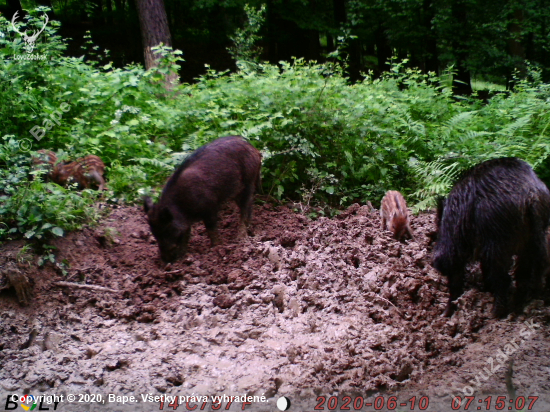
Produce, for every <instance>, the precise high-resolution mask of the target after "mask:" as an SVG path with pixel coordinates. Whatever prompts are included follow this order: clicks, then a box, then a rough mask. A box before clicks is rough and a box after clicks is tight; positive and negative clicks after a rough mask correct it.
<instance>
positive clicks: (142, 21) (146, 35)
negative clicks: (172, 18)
mask: <svg viewBox="0 0 550 412" xmlns="http://www.w3.org/2000/svg"><path fill="white" fill-rule="evenodd" d="M136 5H137V9H138V13H139V25H140V27H141V40H142V42H143V50H144V56H145V68H146V69H150V68H151V67H155V66H156V65H157V64H158V62H157V60H158V57H157V56H155V54H154V53H153V52H152V51H151V48H152V47H155V46H158V45H159V44H160V43H163V44H164V45H165V46H172V38H171V36H170V29H169V28H168V19H167V17H166V11H165V9H164V2H163V0H136Z"/></svg>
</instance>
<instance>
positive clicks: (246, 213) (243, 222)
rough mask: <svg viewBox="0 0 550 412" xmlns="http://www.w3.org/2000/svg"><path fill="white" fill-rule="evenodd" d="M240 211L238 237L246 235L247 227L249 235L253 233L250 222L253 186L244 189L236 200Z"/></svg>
mask: <svg viewBox="0 0 550 412" xmlns="http://www.w3.org/2000/svg"><path fill="white" fill-rule="evenodd" d="M237 204H238V206H239V209H240V212H241V219H240V224H239V237H240V238H246V237H247V229H248V232H249V233H250V235H253V233H252V229H251V226H250V223H251V221H252V207H253V204H254V188H253V187H251V188H249V189H245V190H244V191H243V193H242V194H241V195H240V196H239V199H238V200H237Z"/></svg>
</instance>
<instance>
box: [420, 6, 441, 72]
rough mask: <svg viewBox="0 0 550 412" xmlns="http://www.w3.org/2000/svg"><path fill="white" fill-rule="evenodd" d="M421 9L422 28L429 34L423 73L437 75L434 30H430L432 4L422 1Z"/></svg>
mask: <svg viewBox="0 0 550 412" xmlns="http://www.w3.org/2000/svg"><path fill="white" fill-rule="evenodd" d="M422 9H423V12H424V27H426V30H427V32H428V33H430V34H429V35H428V36H427V38H426V56H425V65H424V71H425V72H434V73H435V74H438V73H439V60H438V58H437V40H436V35H435V33H434V29H433V28H432V21H433V19H434V17H435V14H434V5H433V2H432V1H431V0H424V2H423V4H422Z"/></svg>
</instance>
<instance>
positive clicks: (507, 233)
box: [433, 158, 550, 317]
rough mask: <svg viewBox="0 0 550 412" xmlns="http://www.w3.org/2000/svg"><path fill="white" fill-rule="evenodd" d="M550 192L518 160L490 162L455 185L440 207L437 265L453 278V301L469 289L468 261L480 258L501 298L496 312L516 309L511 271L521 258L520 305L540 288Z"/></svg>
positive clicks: (485, 275) (517, 276)
mask: <svg viewBox="0 0 550 412" xmlns="http://www.w3.org/2000/svg"><path fill="white" fill-rule="evenodd" d="M549 219H550V191H549V190H548V188H547V187H546V185H545V184H544V183H543V182H542V181H541V180H540V179H539V178H538V177H537V175H536V174H535V172H534V171H533V169H531V167H530V166H529V165H528V164H527V163H525V162H524V161H522V160H520V159H517V158H501V159H493V160H488V161H486V162H483V163H480V164H479V165H477V166H475V167H473V168H471V169H470V170H468V171H467V172H465V173H464V174H463V176H462V177H461V178H460V179H459V180H458V182H456V183H455V185H454V186H453V188H452V190H451V192H450V193H449V196H448V198H447V199H446V200H445V201H444V202H440V204H439V207H438V217H437V218H436V223H437V224H438V240H437V243H436V245H435V248H434V260H433V266H434V268H436V269H437V270H438V271H439V272H441V273H442V274H443V275H445V276H447V278H448V279H449V289H450V298H449V303H448V305H447V308H446V310H445V316H450V315H451V314H452V313H453V311H454V309H455V307H454V304H453V303H452V302H453V301H454V300H455V299H457V298H458V297H459V296H460V295H461V294H462V292H463V281H464V280H463V277H464V269H465V266H466V264H467V263H468V262H469V261H472V260H479V261H480V263H481V270H482V273H483V280H484V283H485V287H486V288H487V289H488V290H489V291H491V292H492V293H493V295H494V297H495V306H494V312H493V313H494V315H495V316H498V317H502V316H504V315H506V314H507V313H508V312H509V311H510V310H511V305H510V304H509V300H508V294H509V289H510V286H511V278H510V276H509V271H510V269H511V268H512V265H513V256H514V255H515V256H516V257H517V262H516V269H515V280H516V290H515V298H514V301H515V302H514V303H515V306H516V308H520V307H521V306H520V305H521V304H523V303H524V301H525V299H526V298H527V297H533V296H534V295H536V293H537V292H539V290H540V288H541V282H542V277H543V273H544V272H545V271H546V268H547V266H548V251H547V246H546V229H547V227H548V225H549Z"/></svg>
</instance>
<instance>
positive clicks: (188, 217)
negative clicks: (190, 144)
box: [144, 136, 262, 262]
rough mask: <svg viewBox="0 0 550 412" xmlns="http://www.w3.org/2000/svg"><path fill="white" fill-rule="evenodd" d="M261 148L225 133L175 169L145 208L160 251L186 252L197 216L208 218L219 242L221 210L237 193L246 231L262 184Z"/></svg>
mask: <svg viewBox="0 0 550 412" xmlns="http://www.w3.org/2000/svg"><path fill="white" fill-rule="evenodd" d="M261 163H262V156H261V154H260V152H259V151H258V150H257V149H256V148H255V147H254V146H252V145H251V144H250V143H248V142H247V141H246V140H244V139H243V138H242V137H240V136H226V137H221V138H219V139H217V140H214V141H213V142H211V143H209V144H207V145H205V146H202V147H200V148H199V149H197V150H196V151H195V152H194V153H193V154H191V156H189V157H188V158H187V159H186V160H185V161H184V162H183V164H182V165H181V166H180V167H179V168H178V169H177V170H176V171H175V172H174V174H173V175H172V177H171V178H170V179H169V180H168V182H167V183H166V185H165V186H164V189H163V191H162V194H161V196H160V200H159V202H158V203H157V204H156V205H153V202H152V200H151V198H149V197H146V198H145V199H144V208H145V213H147V218H148V220H149V225H150V226H151V231H152V232H153V235H154V236H155V238H156V239H157V242H158V244H159V249H160V256H161V258H162V260H164V261H165V262H171V261H174V260H176V259H177V258H178V257H180V256H182V255H183V254H185V252H186V249H187V243H188V241H189V237H190V234H191V225H192V224H193V222H197V221H199V220H202V221H203V222H204V225H205V226H206V230H207V232H208V236H209V238H210V241H211V244H212V245H216V244H217V243H218V231H217V228H216V225H217V221H218V210H219V208H220V206H221V205H222V203H223V202H224V201H226V200H229V199H235V201H236V203H237V205H238V206H239V208H240V212H241V222H240V223H241V225H240V234H241V235H245V236H246V226H248V225H249V224H250V221H251V219H252V203H253V200H254V193H255V191H256V189H258V188H259V187H260V167H261Z"/></svg>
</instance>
